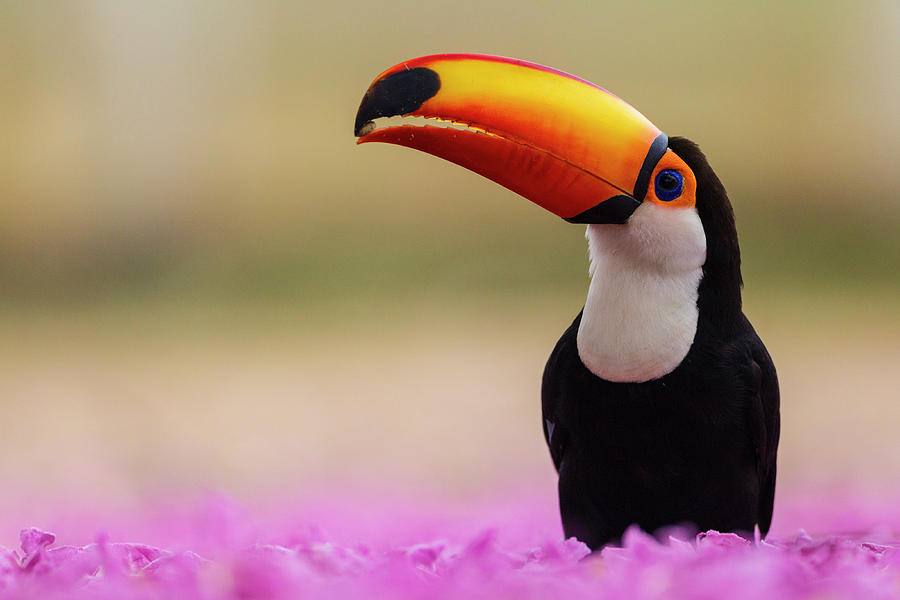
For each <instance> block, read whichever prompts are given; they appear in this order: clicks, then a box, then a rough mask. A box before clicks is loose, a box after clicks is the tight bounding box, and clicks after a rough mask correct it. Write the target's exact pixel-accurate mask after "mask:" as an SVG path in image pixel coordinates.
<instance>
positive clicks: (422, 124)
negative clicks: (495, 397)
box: [354, 54, 780, 550]
mask: <svg viewBox="0 0 900 600" xmlns="http://www.w3.org/2000/svg"><path fill="white" fill-rule="evenodd" d="M385 117H388V119H384V118H385ZM398 119H399V121H398ZM379 120H380V121H379ZM354 133H355V135H356V137H357V138H358V140H357V143H367V142H386V143H389V144H397V145H400V146H407V147H409V148H414V149H416V150H421V151H424V152H427V153H430V154H433V155H435V156H438V157H440V158H443V159H446V160H449V161H451V162H454V163H456V164H458V165H461V166H463V167H465V168H467V169H470V170H472V171H474V172H476V173H479V174H481V175H483V176H485V177H487V178H488V179H491V180H493V181H495V182H497V183H499V184H501V185H503V186H505V187H506V188H508V189H510V190H512V191H514V192H517V193H518V194H520V195H521V196H524V197H525V198H527V199H528V200H531V201H532V202H535V203H536V204H538V205H539V206H541V207H543V208H545V209H547V210H549V211H550V212H552V213H554V214H556V215H557V216H559V217H562V218H563V219H565V220H566V221H568V222H570V223H581V224H585V225H586V226H587V229H586V237H587V242H588V250H589V255H590V269H589V271H590V275H591V280H590V287H589V289H588V292H587V299H586V301H585V303H584V306H583V308H582V310H581V311H580V312H579V314H578V315H577V316H576V317H575V320H574V321H573V322H572V324H571V325H570V326H569V328H568V329H566V331H565V332H564V333H563V334H562V337H561V338H560V339H559V341H558V343H557V344H556V347H555V348H554V349H553V352H552V353H551V355H550V358H549V360H548V362H547V365H546V368H545V370H544V374H543V381H542V389H541V396H542V413H543V419H542V424H543V433H544V438H545V440H546V443H547V445H548V447H549V449H550V456H551V458H552V461H553V465H554V466H555V468H556V470H557V472H558V475H559V485H558V487H559V489H558V492H559V509H560V514H561V518H562V525H563V531H564V533H565V535H566V536H567V537H575V538H577V539H579V540H581V541H582V542H584V543H585V544H587V546H588V547H590V548H591V549H593V550H596V549H599V548H601V547H603V546H604V545H607V544H611V543H618V542H619V541H620V540H621V538H622V536H623V534H624V532H625V531H626V529H627V528H628V527H630V526H632V525H634V524H636V525H637V526H639V527H640V528H641V529H643V530H645V531H647V532H660V531H663V532H664V531H668V530H669V528H670V527H671V526H675V527H677V526H687V527H691V528H694V529H695V530H697V531H701V532H702V531H707V530H717V531H721V532H725V531H728V532H735V533H738V534H740V535H744V536H745V537H749V536H753V535H757V532H758V535H762V536H765V534H766V533H767V532H768V530H769V526H770V524H771V520H772V510H773V501H774V494H775V465H776V454H777V449H778V440H779V432H780V418H779V389H778V380H777V375H776V372H775V366H774V364H773V362H772V359H771V358H770V356H769V353H768V352H767V350H766V347H765V346H764V345H763V343H762V341H761V340H760V338H759V336H758V335H757V334H756V332H755V331H754V329H753V327H752V326H751V324H750V322H749V321H748V320H747V318H746V317H745V316H744V314H743V311H742V306H741V288H742V286H743V282H742V279H741V267H740V264H741V260H740V249H739V246H738V237H737V230H736V228H735V221H734V212H733V210H732V207H731V203H730V201H729V199H728V195H727V194H726V192H725V188H724V187H723V186H722V184H721V182H720V181H719V179H718V177H717V176H716V174H715V173H714V172H713V170H712V168H711V167H710V166H709V164H708V162H707V160H706V158H705V156H704V155H703V153H702V152H701V151H700V149H699V148H698V146H697V145H696V144H694V143H693V142H691V141H689V140H687V139H685V138H682V137H671V138H670V137H667V136H666V135H665V134H664V133H663V132H662V131H660V130H659V129H658V128H657V127H656V126H654V125H653V124H652V123H651V122H650V121H649V120H647V119H646V118H645V117H644V116H643V115H642V114H641V113H639V112H638V111H637V110H636V109H634V108H632V107H631V106H630V105H628V104H627V103H625V102H624V101H623V100H621V99H619V98H618V97H617V96H615V95H613V94H611V93H610V92H608V91H606V90H605V89H603V88H601V87H599V86H597V85H594V84H592V83H589V82H588V81H585V80H583V79H580V78H578V77H575V76H573V75H569V74H568V73H564V72H562V71H558V70H555V69H552V68H548V67H544V66H541V65H538V64H534V63H530V62H526V61H522V60H516V59H510V58H503V57H498V56H486V55H478V54H438V55H432V56H425V57H421V58H416V59H413V60H408V61H405V62H402V63H400V64H398V65H396V66H394V67H391V68H390V69H388V70H386V71H384V72H383V73H381V75H379V76H378V77H377V78H376V79H375V80H374V82H373V83H372V84H371V86H370V87H369V88H368V91H366V93H365V95H364V97H363V99H362V102H361V104H360V107H359V111H358V113H357V115H356V122H355V127H354Z"/></svg>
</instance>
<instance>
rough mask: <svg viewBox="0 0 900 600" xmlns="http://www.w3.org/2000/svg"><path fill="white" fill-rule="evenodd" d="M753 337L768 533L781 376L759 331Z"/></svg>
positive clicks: (757, 445)
mask: <svg viewBox="0 0 900 600" xmlns="http://www.w3.org/2000/svg"><path fill="white" fill-rule="evenodd" d="M753 337H754V339H753V341H752V343H751V348H750V354H751V358H752V362H751V365H750V367H751V372H752V380H753V386H754V391H755V396H754V397H753V398H752V402H751V407H750V408H751V411H752V414H753V416H752V417H751V419H750V422H751V432H752V435H753V446H754V450H755V452H756V467H757V475H758V477H759V512H758V523H759V531H760V533H761V534H762V535H764V536H765V535H766V533H768V531H769V526H771V524H772V508H773V504H774V501H775V471H776V459H777V454H778V439H779V436H780V435H781V417H780V415H779V405H780V396H779V392H778V375H777V374H776V372H775V365H774V363H773V362H772V358H771V357H770V356H769V353H768V351H766V347H765V346H764V345H763V343H762V340H760V339H759V337H758V336H756V333H755V332H754V333H753Z"/></svg>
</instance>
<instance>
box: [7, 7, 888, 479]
mask: <svg viewBox="0 0 900 600" xmlns="http://www.w3.org/2000/svg"><path fill="white" fill-rule="evenodd" d="M898 6H900V5H898V3H896V2H892V1H887V0H885V1H881V2H851V1H846V2H834V1H825V2H794V1H789V2H783V1H781V2H769V1H761V2H754V3H723V2H715V1H702V2H695V3H671V2H662V1H660V2H629V3H625V2H617V3H604V2H591V3H582V2H571V1H563V2H554V3H550V2H520V1H517V2H512V1H505V0H504V1H500V2H493V3H487V2H469V1H465V0H457V1H456V2H452V3H451V2H447V3H445V2H434V3H421V2H402V1H398V0H388V1H382V2H377V3H360V2H341V1H337V2H330V3H311V2H308V1H301V2H280V1H277V2H276V1H268V2H261V1H255V2H249V1H246V2H200V1H192V2H183V1H180V0H179V1H175V0H164V1H157V2H101V1H96V2H83V1H75V2H28V1H10V0H3V2H2V3H0V17H2V18H0V336H2V342H0V344H2V347H0V360H2V367H0V394H2V396H3V401H4V403H5V404H4V410H5V411H6V414H7V417H6V418H5V419H3V424H2V425H0V428H2V429H0V434H2V437H3V439H4V440H5V441H6V445H7V448H8V449H9V450H10V453H9V454H8V455H7V458H6V459H4V460H3V461H0V476H3V477H5V479H6V480H7V481H18V482H21V485H22V486H24V487H23V489H31V488H34V487H37V488H41V489H60V486H64V485H70V487H73V488H77V487H78V486H82V487H89V486H91V485H97V486H102V487H103V489H107V490H109V489H118V490H121V491H122V492H123V493H124V494H125V495H126V496H127V495H128V494H132V493H134V490H143V489H146V488H147V487H153V486H158V485H162V484H163V483H165V484H167V485H184V486H188V487H189V486H193V485H209V486H219V487H222V486H224V487H233V488H235V489H240V488H242V487H244V488H254V489H259V488H260V486H266V485H278V484H280V483H284V482H293V483H294V484H297V482H301V481H304V480H306V479H307V478H312V477H333V476H335V474H336V473H337V474H339V475H340V476H346V477H351V478H352V477H355V476H357V475H359V474H360V473H363V474H366V475H367V476H372V474H373V473H374V474H375V475H374V476H384V477H390V476H393V477H397V478H401V479H402V478H404V477H406V478H412V479H414V480H418V481H427V482H429V483H431V484H434V485H437V486H442V485H443V486H446V487H454V488H455V487H460V486H463V487H464V485H463V484H466V483H468V484H471V485H476V483H477V482H478V481H486V480H488V479H489V478H491V477H494V476H496V475H497V474H498V473H513V474H516V473H519V474H520V475H522V474H524V475H525V476H529V474H532V473H539V474H540V475H539V476H540V477H541V478H544V479H546V480H547V481H551V482H552V472H551V470H550V466H549V460H548V459H547V458H546V456H544V452H545V450H544V449H543V448H542V444H543V441H542V440H541V439H540V433H539V425H538V424H539V416H538V411H539V409H538V406H539V405H538V401H539V400H538V382H539V378H540V371H541V369H542V366H543V365H542V363H543V361H544V360H545V357H546V355H547V354H548V353H549V351H550V349H551V348H552V346H553V344H554V343H555V340H556V337H557V336H558V334H559V333H561V332H562V331H563V329H564V328H565V326H566V325H567V324H568V322H569V321H570V320H571V318H572V317H573V316H574V315H575V313H576V312H577V311H578V309H579V308H580V306H581V303H582V302H583V298H584V294H585V291H586V289H587V283H588V280H587V259H586V248H585V243H584V239H583V231H582V229H581V228H580V227H577V226H572V225H568V224H566V223H564V222H562V221H560V220H558V219H555V218H553V217H552V216H551V215H549V214H547V213H545V212H544V211H542V210H541V209H539V208H538V207H536V206H533V205H531V204H530V203H528V202H527V201H525V200H523V199H521V198H519V197H517V196H515V195H514V194H512V193H511V192H508V191H506V190H504V189H502V188H500V187H499V186H496V185H494V184H492V183H490V182H488V181H486V180H482V179H481V178H479V177H478V176H476V175H474V174H472V173H469V172H467V171H465V170H463V169H460V168H458V167H455V166H453V165H449V164H446V163H442V162H441V161H439V160H437V159H434V158H432V157H430V156H427V155H424V154H419V153H416V152H413V151H409V150H405V149H401V148H396V147H390V146H380V145H372V146H366V147H356V146H355V144H354V138H353V136H352V129H351V125H352V121H353V117H354V115H355V111H356V108H357V106H358V103H359V100H360V98H361V96H362V94H363V92H364V91H365V89H366V88H367V86H368V84H369V83H370V81H371V80H372V78H373V77H374V76H376V75H377V74H378V73H380V72H381V71H382V70H383V69H385V68H387V67H388V66H391V65H393V64H395V63H397V62H399V61H400V60H403V59H406V58H411V57H414V56H420V55H425V54H431V53H436V52H453V51H464V52H483V53H491V54H501V55H507V56H514V57H518V58H523V59H527V60H531V61H535V62H539V63H543V64H547V65H550V66H554V67H557V68H560V69H563V70H566V71H569V72H572V73H575V74H577V75H579V76H582V77H584V78H586V79H588V80H591V81H594V82H596V83H598V84H600V85H603V86H604V87H606V88H607V89H609V90H611V91H613V92H614V93H615V94H617V95H619V96H620V97H622V98H624V99H625V100H626V101H628V102H629V103H631V104H632V105H634V106H635V107H636V108H638V109H639V110H640V111H641V112H643V113H644V114H646V115H647V116H648V117H649V118H650V119H651V120H652V121H653V122H654V123H655V124H656V125H658V126H659V127H660V128H661V129H662V130H664V131H665V132H667V133H668V134H670V135H684V136H687V137H689V138H691V139H693V140H694V141H696V142H698V143H699V144H700V146H701V147H702V148H703V149H704V151H705V152H706V154H707V156H708V157H709V159H710V162H711V163H712V165H713V167H714V168H715V169H716V171H717V173H718V174H719V176H720V177H721V179H722V180H723V182H724V183H725V185H726V187H727V189H728V190H729V193H730V196H731V199H732V202H733V204H734V206H735V210H736V213H737V218H738V226H739V231H740V235H741V242H742V248H743V264H744V279H745V283H746V293H745V306H746V312H747V313H748V315H749V316H750V318H751V320H753V321H754V323H755V324H756V325H757V329H759V331H760V332H761V334H762V336H763V338H764V339H765V340H766V342H767V344H768V345H769V347H770V350H771V351H772V354H773V355H774V357H775V359H776V362H777V363H778V365H779V369H780V373H781V377H782V384H783V387H784V388H785V396H784V403H785V432H784V435H785V442H784V445H783V449H784V450H783V455H782V456H783V462H782V464H783V465H784V466H785V468H784V469H783V471H782V473H784V476H783V481H787V482H788V484H789V483H790V482H791V481H792V480H793V481H801V480H805V479H810V478H811V479H832V478H846V477H851V478H853V477H860V476H862V474H866V473H869V474H871V475H872V477H873V478H875V479H878V478H882V479H890V478H891V477H896V476H898V475H900V450H898V443H897V442H896V431H897V430H898V429H900V397H898V393H897V391H896V390H897V385H896V377H895V375H894V374H895V373H896V363H897V360H898V359H900V347H898V345H900V342H898V339H900V316H898V307H900V275H898V273H900V244H898V237H900V235H898V234H900V203H898V192H897V190H898V188H900V169H898V156H900V111H898V110H897V98H898V97H900V77H898V72H900V8H898ZM473 414H476V415H478V417H477V418H473V417H472V415H473ZM423 446H424V447H426V448H428V449H423ZM26 448H27V449H28V451H27V452H25V451H24V449H26ZM60 448H66V451H65V452H64V453H62V456H60V452H59V449H60ZM12 450H16V451H15V452H13V451H12ZM411 456H415V459H413V458H410V457H411ZM360 476H361V475H360ZM67 482H68V483H67ZM473 482H474V483H473Z"/></svg>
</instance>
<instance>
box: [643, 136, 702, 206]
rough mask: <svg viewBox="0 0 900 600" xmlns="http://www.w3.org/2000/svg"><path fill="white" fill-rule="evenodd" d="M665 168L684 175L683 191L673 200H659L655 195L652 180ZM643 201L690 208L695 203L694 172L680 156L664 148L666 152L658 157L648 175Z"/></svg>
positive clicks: (695, 180) (695, 186)
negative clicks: (650, 173)
mask: <svg viewBox="0 0 900 600" xmlns="http://www.w3.org/2000/svg"><path fill="white" fill-rule="evenodd" d="M666 169H671V170H673V171H678V172H679V173H681V175H682V177H684V188H683V191H682V192H681V196H679V197H678V198H676V199H675V200H660V199H659V198H657V197H656V192H655V191H654V189H653V188H654V186H653V182H654V181H656V176H657V175H658V174H659V173H660V171H664V170H666ZM644 202H653V203H654V204H660V205H662V206H667V207H669V208H691V207H693V206H695V205H696V203H697V179H696V177H695V176H694V172H693V171H691V168H690V167H689V166H687V165H686V164H685V163H684V161H683V160H681V157H679V156H678V155H677V154H675V153H674V152H672V151H671V150H666V153H665V154H663V156H662V158H660V159H659V162H658V163H656V168H654V169H653V174H652V175H651V176H650V185H649V186H648V188H647V196H646V197H645V198H644Z"/></svg>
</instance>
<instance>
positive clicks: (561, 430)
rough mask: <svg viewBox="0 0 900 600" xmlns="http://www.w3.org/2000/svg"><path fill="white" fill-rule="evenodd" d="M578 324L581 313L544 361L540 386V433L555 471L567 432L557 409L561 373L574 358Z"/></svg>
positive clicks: (563, 451) (561, 401)
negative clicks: (541, 431)
mask: <svg viewBox="0 0 900 600" xmlns="http://www.w3.org/2000/svg"><path fill="white" fill-rule="evenodd" d="M579 323H581V313H578V316H577V317H575V321H574V322H573V323H572V325H571V326H569V328H568V329H567V330H566V331H565V333H563V334H562V337H561V338H559V341H558V342H557V343H556V347H555V348H554V349H553V352H552V353H551V354H550V358H549V359H547V366H545V367H544V378H543V381H542V383H541V413H542V417H543V418H542V425H543V429H544V440H545V441H546V442H547V447H548V448H549V449H550V458H552V459H553V466H554V467H556V470H557V471H559V467H560V465H561V464H562V459H563V454H564V453H565V449H566V443H567V441H568V437H569V432H568V430H567V428H566V424H565V423H560V420H559V415H560V412H561V411H560V407H561V406H562V403H563V401H564V399H563V383H564V380H563V378H564V373H565V372H566V371H567V367H566V363H567V361H568V360H570V359H569V357H570V356H572V352H573V351H574V352H575V354H576V355H577V353H578V351H577V349H576V344H577V337H578V325H579Z"/></svg>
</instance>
